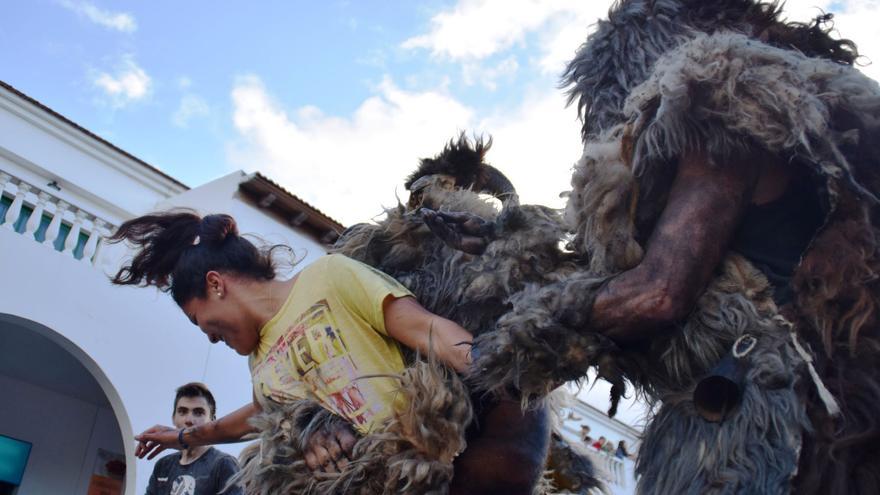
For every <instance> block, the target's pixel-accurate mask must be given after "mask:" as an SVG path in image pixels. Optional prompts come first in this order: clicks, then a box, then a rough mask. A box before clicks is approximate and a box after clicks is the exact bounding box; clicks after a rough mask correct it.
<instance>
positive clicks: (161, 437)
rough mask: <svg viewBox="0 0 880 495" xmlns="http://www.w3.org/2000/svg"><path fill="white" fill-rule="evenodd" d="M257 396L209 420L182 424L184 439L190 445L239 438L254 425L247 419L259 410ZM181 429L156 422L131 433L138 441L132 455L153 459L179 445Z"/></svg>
mask: <svg viewBox="0 0 880 495" xmlns="http://www.w3.org/2000/svg"><path fill="white" fill-rule="evenodd" d="M260 410H261V409H260V406H259V404H257V402H256V400H254V401H253V402H251V403H249V404H247V405H245V406H242V407H241V408H239V409H237V410H235V411H233V412H231V413H229V414H227V415H226V416H223V417H222V418H220V419H216V420H214V421H211V422H209V423H205V424H203V425H200V426H195V427H192V428H184V432H183V442H184V443H185V444H187V445H188V446H190V447H197V446H199V445H213V444H218V443H233V442H240V441H241V440H242V437H244V436H245V435H247V434H248V433H252V432H253V431H254V428H253V427H252V426H251V425H250V424H248V422H247V420H248V419H249V418H250V417H251V416H253V415H254V414H256V413H258V412H259V411H260ZM179 434H180V430H178V429H176V428H171V427H170V426H162V425H156V426H154V427H152V428H149V429H147V430H146V431H144V432H143V433H141V434H140V435H137V436H135V437H134V439H135V440H137V441H138V446H137V448H135V451H134V455H135V456H137V457H138V458H141V459H143V458H144V457H146V458H147V459H152V458H154V457H156V456H157V455H159V454H160V453H161V452H162V451H163V450H165V449H168V448H176V449H179V448H181V447H182V445H181V444H180V442H179V439H178V435H179Z"/></svg>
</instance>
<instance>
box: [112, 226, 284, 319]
mask: <svg viewBox="0 0 880 495" xmlns="http://www.w3.org/2000/svg"><path fill="white" fill-rule="evenodd" d="M122 241H127V242H128V243H129V244H131V245H132V246H133V247H134V248H135V251H136V254H135V255H134V258H132V260H131V262H130V263H128V264H127V265H125V266H123V267H122V268H121V269H120V270H119V272H117V273H116V275H115V276H114V277H113V278H112V279H111V280H112V282H113V283H114V284H118V285H139V286H149V285H153V286H156V287H158V288H159V289H160V290H162V291H165V292H171V295H172V296H173V297H174V300H175V301H177V303H178V304H183V303H185V302H186V301H188V300H189V299H191V298H193V297H204V295H205V274H207V273H208V272H209V271H211V270H214V271H218V272H227V273H232V274H235V275H239V276H245V277H248V278H252V279H256V280H272V279H274V278H275V266H274V263H273V261H272V255H271V252H272V250H273V249H275V248H278V247H282V246H272V247H270V248H268V249H265V250H261V249H260V248H257V247H256V246H255V245H254V244H253V243H252V242H251V241H249V240H247V239H245V238H243V237H241V236H240V235H239V234H238V226H237V225H236V223H235V219H234V218H232V217H231V216H229V215H223V214H214V215H207V216H205V217H204V218H202V217H200V216H199V215H197V214H196V213H194V212H192V211H187V210H174V211H169V212H161V213H154V214H150V215H144V216H142V217H138V218H135V219H132V220H129V221H127V222H125V223H123V224H122V225H121V226H120V227H119V229H118V230H117V231H116V233H115V234H113V236H112V237H110V242H122Z"/></svg>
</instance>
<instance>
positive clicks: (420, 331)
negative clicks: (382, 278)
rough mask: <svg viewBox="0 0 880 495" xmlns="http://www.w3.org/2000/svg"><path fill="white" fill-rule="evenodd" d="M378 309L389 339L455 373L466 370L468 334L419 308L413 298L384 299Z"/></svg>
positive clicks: (468, 358) (462, 329)
mask: <svg viewBox="0 0 880 495" xmlns="http://www.w3.org/2000/svg"><path fill="white" fill-rule="evenodd" d="M382 307H383V311H384V313H385V331H386V332H388V336H389V337H391V338H393V339H395V340H397V341H398V342H400V343H401V344H403V345H405V346H407V347H409V348H410V349H415V350H417V351H419V352H421V353H422V354H425V355H428V354H429V353H433V355H434V356H436V357H437V359H438V360H440V361H441V362H443V363H445V364H446V365H447V366H449V367H451V368H452V369H454V370H455V371H458V372H463V371H465V370H466V369H467V367H468V365H469V364H470V355H469V352H470V348H471V346H470V343H471V341H472V340H473V336H472V335H471V334H470V332H468V331H467V330H465V329H464V328H462V327H461V326H459V325H458V324H457V323H455V322H452V321H450V320H447V319H446V318H442V317H440V316H437V315H435V314H434V313H431V312H430V311H428V310H427V309H425V308H423V307H422V305H420V304H419V303H418V302H417V301H416V300H415V298H414V297H401V298H394V297H393V296H388V297H386V298H385V301H384V302H383V303H382Z"/></svg>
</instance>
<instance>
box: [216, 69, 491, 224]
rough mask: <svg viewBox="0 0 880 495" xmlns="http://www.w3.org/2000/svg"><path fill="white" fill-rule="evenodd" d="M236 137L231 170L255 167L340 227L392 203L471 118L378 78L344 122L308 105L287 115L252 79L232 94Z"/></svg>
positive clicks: (454, 106)
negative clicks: (409, 177) (420, 163)
mask: <svg viewBox="0 0 880 495" xmlns="http://www.w3.org/2000/svg"><path fill="white" fill-rule="evenodd" d="M232 103H233V106H234V117H233V118H234V125H235V128H236V130H237V131H238V133H239V135H240V137H239V139H238V140H237V141H236V142H234V143H232V144H231V145H230V146H229V147H228V156H229V160H230V162H231V163H233V164H234V165H236V166H239V167H242V168H245V169H248V170H254V169H257V168H258V169H259V170H261V171H263V172H264V173H266V174H267V175H268V176H270V177H272V178H273V179H275V180H277V181H279V182H280V183H282V184H285V185H286V186H287V187H288V188H289V189H290V190H291V191H293V192H295V193H296V194H297V195H299V196H301V197H303V199H305V200H307V201H309V202H311V203H312V204H313V205H315V206H316V207H318V208H320V209H321V210H323V211H325V212H326V213H328V214H330V215H331V216H333V217H334V218H336V219H338V220H340V221H342V222H344V223H352V222H362V221H366V220H369V219H370V218H371V217H373V216H375V215H377V214H379V213H381V211H382V210H381V206H382V205H383V204H384V205H387V206H392V205H394V204H395V203H396V199H395V188H397V190H398V191H400V192H401V193H402V192H405V191H404V190H403V187H402V183H403V179H404V177H405V176H406V175H407V174H409V173H410V172H411V171H412V170H414V169H415V167H416V166H417V164H418V158H420V157H424V156H431V155H434V154H435V153H437V152H438V151H439V150H440V149H441V148H442V146H443V144H444V143H445V142H446V141H448V140H449V139H450V138H451V137H453V136H454V135H455V134H456V133H457V132H458V131H460V130H467V129H469V128H470V126H471V124H472V122H473V121H474V113H473V111H472V110H471V109H470V108H468V107H467V106H465V105H463V104H462V103H460V102H458V101H457V100H455V99H454V98H452V97H451V96H449V95H448V94H446V93H445V91H444V90H442V89H439V90H431V91H424V92H408V91H405V90H402V89H400V88H399V87H397V86H396V85H395V84H394V82H393V81H391V80H390V79H385V80H384V81H383V82H382V83H381V84H379V85H378V87H377V88H376V89H375V94H374V95H373V96H371V97H370V98H368V99H366V100H365V101H363V102H362V103H361V104H360V106H359V107H358V108H357V110H355V112H354V113H353V114H352V115H350V116H346V117H335V116H329V115H325V114H324V113H323V112H322V111H321V110H320V109H318V108H316V107H314V106H306V107H302V108H299V109H297V110H295V111H293V112H292V113H288V112H287V111H285V110H284V109H283V108H282V107H281V106H280V105H279V104H278V103H277V102H275V101H274V100H273V99H272V97H271V95H270V94H269V92H268V91H267V89H266V88H265V86H264V85H263V83H262V82H261V80H260V79H259V78H258V77H256V76H247V77H242V78H240V79H239V80H238V81H237V82H236V84H235V87H234V88H233V90H232Z"/></svg>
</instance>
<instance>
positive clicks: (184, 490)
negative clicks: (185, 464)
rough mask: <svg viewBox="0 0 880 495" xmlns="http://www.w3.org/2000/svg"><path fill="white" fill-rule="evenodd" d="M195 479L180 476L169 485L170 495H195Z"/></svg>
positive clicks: (186, 475) (185, 475)
mask: <svg viewBox="0 0 880 495" xmlns="http://www.w3.org/2000/svg"><path fill="white" fill-rule="evenodd" d="M195 493H196V479H195V478H193V477H192V476H190V475H188V474H182V475H180V476H178V477H177V479H175V480H174V482H173V483H171V495H195Z"/></svg>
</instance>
